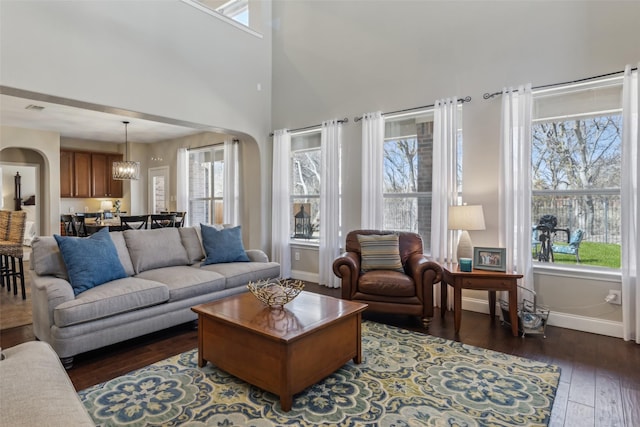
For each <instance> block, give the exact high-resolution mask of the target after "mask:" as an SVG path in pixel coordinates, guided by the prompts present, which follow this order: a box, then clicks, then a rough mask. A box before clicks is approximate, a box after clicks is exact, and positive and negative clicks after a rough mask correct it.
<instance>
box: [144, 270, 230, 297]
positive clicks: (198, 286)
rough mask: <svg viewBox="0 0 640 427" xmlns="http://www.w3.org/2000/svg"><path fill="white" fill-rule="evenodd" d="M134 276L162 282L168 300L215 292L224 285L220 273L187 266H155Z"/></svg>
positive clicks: (223, 279)
mask: <svg viewBox="0 0 640 427" xmlns="http://www.w3.org/2000/svg"><path fill="white" fill-rule="evenodd" d="M136 277H138V278H141V279H147V280H153V281H156V282H160V283H164V284H165V285H166V286H167V288H168V289H169V302H173V301H178V300H184V299H188V298H192V297H197V296H200V295H204V294H208V293H211V292H216V291H219V290H221V289H224V285H225V278H224V277H223V276H222V275H221V274H219V273H216V272H213V271H207V270H203V269H200V268H195V267H188V266H175V267H164V268H156V269H154V270H147V271H144V272H142V273H140V274H138V275H137V276H136Z"/></svg>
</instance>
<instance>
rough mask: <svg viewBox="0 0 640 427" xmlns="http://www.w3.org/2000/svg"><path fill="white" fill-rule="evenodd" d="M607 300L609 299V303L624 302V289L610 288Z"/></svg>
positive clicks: (617, 303)
mask: <svg viewBox="0 0 640 427" xmlns="http://www.w3.org/2000/svg"><path fill="white" fill-rule="evenodd" d="M605 301H607V302H608V303H609V304H616V305H620V304H622V291H618V290H615V289H609V295H607V298H605Z"/></svg>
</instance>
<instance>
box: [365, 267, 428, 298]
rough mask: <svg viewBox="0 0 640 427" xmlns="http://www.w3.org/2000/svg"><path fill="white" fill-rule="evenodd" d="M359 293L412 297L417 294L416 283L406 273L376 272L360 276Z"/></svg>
mask: <svg viewBox="0 0 640 427" xmlns="http://www.w3.org/2000/svg"><path fill="white" fill-rule="evenodd" d="M358 291H359V292H362V293H365V294H370V295H381V296H392V297H412V296H415V294H416V282H414V281H413V279H412V278H411V277H410V276H407V275H406V274H404V273H399V272H397V271H393V270H374V271H369V272H367V273H364V274H363V275H362V276H360V278H359V279H358Z"/></svg>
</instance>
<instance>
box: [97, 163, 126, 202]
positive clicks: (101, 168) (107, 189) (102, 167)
mask: <svg viewBox="0 0 640 427" xmlns="http://www.w3.org/2000/svg"><path fill="white" fill-rule="evenodd" d="M121 160H122V154H109V153H91V197H115V198H120V197H122V181H118V180H115V179H113V178H112V177H111V176H112V169H113V167H112V166H113V162H116V161H121Z"/></svg>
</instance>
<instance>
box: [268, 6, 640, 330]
mask: <svg viewBox="0 0 640 427" xmlns="http://www.w3.org/2000/svg"><path fill="white" fill-rule="evenodd" d="M273 4H274V9H273V16H274V17H275V18H276V20H275V22H274V30H273V128H274V129H280V128H285V127H286V128H296V127H302V126H307V125H313V124H317V123H321V122H322V121H323V120H327V119H330V118H342V117H348V118H349V119H350V123H349V124H347V125H346V126H345V127H344V133H343V135H344V144H343V147H344V148H343V174H344V175H343V180H342V182H343V183H344V188H343V195H344V197H343V222H342V223H343V227H344V229H345V230H349V229H355V228H359V222H360V189H361V185H360V173H361V168H360V154H361V149H360V140H361V126H360V124H359V123H357V124H356V123H353V120H352V119H353V117H354V116H356V115H358V116H359V115H362V113H365V112H369V111H376V110H381V111H383V112H388V111H394V110H399V109H404V108H411V107H418V106H422V105H428V104H433V102H434V101H435V100H436V99H439V98H444V97H450V96H454V95H455V96H458V97H463V96H467V95H469V96H471V97H472V98H473V100H472V102H471V103H469V104H464V112H463V132H464V147H465V151H464V159H463V162H464V165H463V167H464V182H463V187H464V190H463V199H464V201H465V202H468V203H470V204H475V203H481V204H482V205H483V206H484V212H485V220H486V224H487V230H486V231H483V232H472V233H471V234H472V235H471V237H472V239H473V242H474V244H476V245H478V246H497V241H498V229H497V227H498V156H499V154H498V150H499V126H500V102H501V101H500V97H497V98H495V99H493V100H488V101H485V100H483V99H482V95H483V94H484V93H485V92H495V91H500V90H501V89H502V88H503V87H504V86H509V85H518V84H522V83H527V82H531V83H532V84H533V85H534V86H536V85H544V84H549V83H558V82H564V81H569V80H575V79H579V78H583V77H589V76H593V75H598V74H603V73H609V72H614V71H619V70H622V69H624V66H625V65H626V64H630V63H637V61H638V60H639V59H640V43H639V42H638V37H637V26H638V22H640V2H625V1H594V2H587V1H554V2H540V1H517V2H515V1H511V2H505V1H455V2H452V1H392V0H379V1H369V2H367V1H354V0H343V1H340V2H317V1H310V0H302V1H297V2H291V1H285V0H274V3H273ZM295 268H296V269H303V268H304V267H303V266H300V265H296V266H295ZM311 268H312V267H311ZM584 276H585V275H582V276H581V277H580V279H579V280H574V279H570V278H566V277H559V276H555V275H544V277H543V275H541V274H537V275H536V286H537V287H538V288H540V289H541V290H542V291H543V292H542V295H541V300H542V301H544V303H545V304H548V305H550V306H551V307H552V310H553V311H554V312H555V314H552V320H551V321H553V318H554V317H555V318H556V319H562V320H563V321H564V320H566V318H568V317H571V319H573V318H574V316H575V317H576V318H578V319H580V318H585V317H588V318H591V317H593V318H596V319H603V321H604V320H605V319H606V321H609V319H614V323H615V321H617V322H618V323H616V324H615V325H614V326H613V328H610V329H611V330H612V332H611V334H612V335H616V334H619V333H620V332H621V330H620V328H619V321H620V320H621V311H620V309H619V307H617V306H610V305H603V304H602V302H603V299H604V296H606V294H607V292H608V289H615V288H616V287H617V288H618V289H619V287H620V284H619V278H618V281H617V282H613V283H612V282H609V281H608V280H601V279H599V278H596V279H594V278H593V276H590V277H584ZM578 294H580V295H581V297H580V298H579V299H578V298H575V295H578ZM482 298H484V296H482ZM476 305H477V304H476ZM585 307H590V308H589V309H586V308H585ZM484 309H486V303H485V307H484ZM605 311H606V313H604V312H605ZM563 313H564V314H566V316H564V314H563ZM563 316H564V317H563ZM567 322H568V323H571V324H572V325H574V326H575V325H577V326H575V327H576V328H577V329H580V328H582V327H583V324H580V322H579V321H576V322H574V321H573V320H569V321H567Z"/></svg>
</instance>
